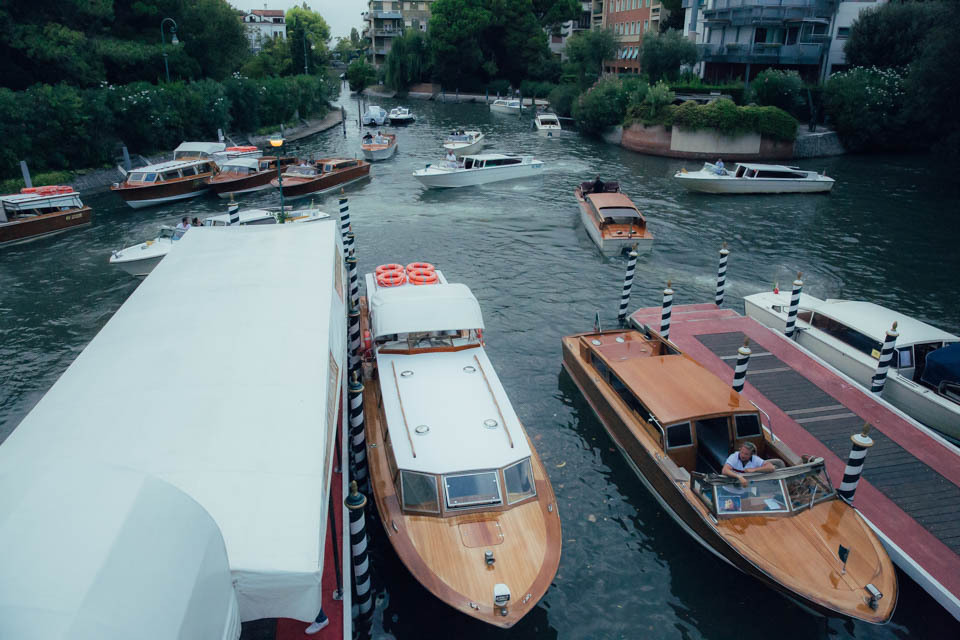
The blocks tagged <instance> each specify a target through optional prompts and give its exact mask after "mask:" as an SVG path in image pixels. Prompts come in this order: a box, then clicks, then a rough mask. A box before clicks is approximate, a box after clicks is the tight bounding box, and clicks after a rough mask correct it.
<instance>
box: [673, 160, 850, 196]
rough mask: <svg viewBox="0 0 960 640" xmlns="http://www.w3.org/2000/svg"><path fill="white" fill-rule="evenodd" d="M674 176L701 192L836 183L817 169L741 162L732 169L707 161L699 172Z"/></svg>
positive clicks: (806, 188) (812, 189)
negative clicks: (809, 169)
mask: <svg viewBox="0 0 960 640" xmlns="http://www.w3.org/2000/svg"><path fill="white" fill-rule="evenodd" d="M673 177H674V178H675V179H676V180H679V181H680V184H682V185H683V186H684V187H686V188H687V189H688V190H690V191H699V192H701V193H828V192H829V191H830V190H831V189H833V183H834V180H833V178H828V177H827V176H826V175H824V174H820V173H817V172H816V171H805V170H804V169H798V168H797V167H787V166H784V165H779V164H753V163H742V162H741V163H738V164H737V166H736V169H734V170H733V171H730V170H729V169H724V168H722V167H717V166H716V165H712V164H710V163H709V162H705V163H703V168H702V169H701V170H700V171H687V170H686V169H681V170H680V171H678V172H677V173H675V174H674V176H673Z"/></svg>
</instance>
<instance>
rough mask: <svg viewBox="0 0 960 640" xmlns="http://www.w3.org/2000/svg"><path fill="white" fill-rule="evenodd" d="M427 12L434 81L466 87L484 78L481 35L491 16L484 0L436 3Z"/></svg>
mask: <svg viewBox="0 0 960 640" xmlns="http://www.w3.org/2000/svg"><path fill="white" fill-rule="evenodd" d="M430 12H431V15H430V53H431V59H432V63H433V69H434V73H435V74H436V76H437V79H438V80H440V82H442V83H443V84H445V85H447V86H459V85H460V84H461V83H463V84H464V86H466V83H468V82H476V81H478V80H482V79H484V78H485V77H488V75H487V73H486V72H485V71H484V69H483V65H484V63H485V62H486V61H487V59H486V56H485V55H484V50H483V49H482V44H483V37H482V36H483V32H484V30H485V29H486V28H487V26H488V25H489V24H490V20H491V15H490V11H489V10H488V9H487V8H486V3H485V2H484V0H436V1H435V2H434V3H433V5H432V6H431V8H430Z"/></svg>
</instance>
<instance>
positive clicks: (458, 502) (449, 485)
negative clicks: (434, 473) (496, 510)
mask: <svg viewBox="0 0 960 640" xmlns="http://www.w3.org/2000/svg"><path fill="white" fill-rule="evenodd" d="M443 486H444V488H445V493H446V498H447V508H448V509H456V508H459V507H475V506H478V505H490V504H500V503H501V502H502V500H501V499H500V482H498V480H497V472H496V471H480V472H475V473H464V474H460V475H455V476H444V477H443Z"/></svg>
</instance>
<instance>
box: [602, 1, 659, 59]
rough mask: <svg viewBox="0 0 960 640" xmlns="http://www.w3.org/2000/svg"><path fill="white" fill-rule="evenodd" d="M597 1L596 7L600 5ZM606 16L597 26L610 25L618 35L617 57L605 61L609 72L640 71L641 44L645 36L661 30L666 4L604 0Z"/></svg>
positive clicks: (607, 26) (603, 6) (603, 8)
mask: <svg viewBox="0 0 960 640" xmlns="http://www.w3.org/2000/svg"><path fill="white" fill-rule="evenodd" d="M596 5H597V2H596V1H595V2H594V9H596V8H597V6H596ZM600 5H601V6H600V7H599V8H600V10H601V11H602V12H603V18H602V19H601V20H600V21H599V23H598V21H597V20H596V14H594V15H593V26H594V28H604V27H605V28H609V29H612V30H613V33H614V35H615V36H616V38H617V42H618V49H617V54H616V56H615V58H614V59H613V60H605V61H604V63H603V67H604V69H603V70H604V72H605V73H640V46H641V44H642V42H643V38H644V35H645V34H647V33H651V32H652V33H657V32H659V31H660V14H661V12H662V6H661V4H660V2H659V0H603V2H601V3H600Z"/></svg>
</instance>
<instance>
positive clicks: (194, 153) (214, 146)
mask: <svg viewBox="0 0 960 640" xmlns="http://www.w3.org/2000/svg"><path fill="white" fill-rule="evenodd" d="M226 150H227V145H225V144H224V143H222V142H183V143H181V144H180V146H179V147H177V148H176V149H174V150H173V159H174V160H204V159H208V158H209V159H213V158H214V157H215V156H216V155H217V154H221V153H223V152H225V151H226Z"/></svg>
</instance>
